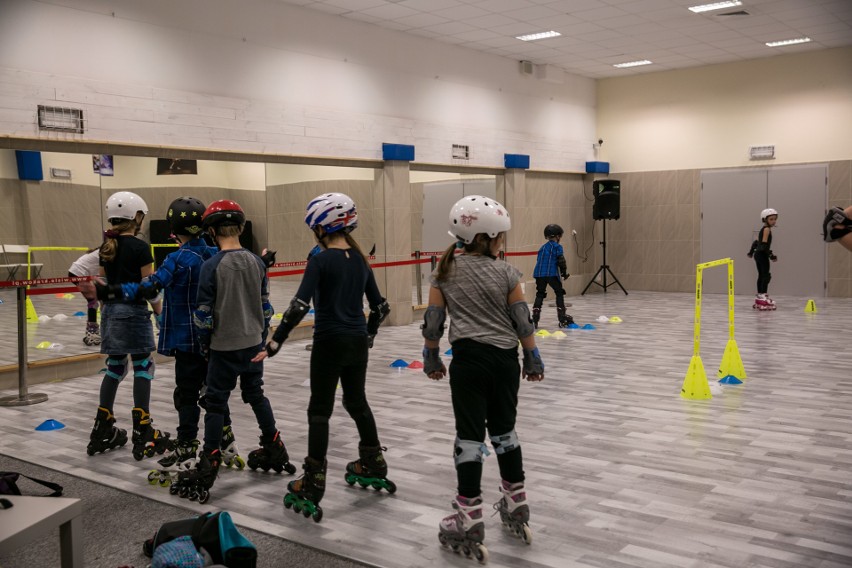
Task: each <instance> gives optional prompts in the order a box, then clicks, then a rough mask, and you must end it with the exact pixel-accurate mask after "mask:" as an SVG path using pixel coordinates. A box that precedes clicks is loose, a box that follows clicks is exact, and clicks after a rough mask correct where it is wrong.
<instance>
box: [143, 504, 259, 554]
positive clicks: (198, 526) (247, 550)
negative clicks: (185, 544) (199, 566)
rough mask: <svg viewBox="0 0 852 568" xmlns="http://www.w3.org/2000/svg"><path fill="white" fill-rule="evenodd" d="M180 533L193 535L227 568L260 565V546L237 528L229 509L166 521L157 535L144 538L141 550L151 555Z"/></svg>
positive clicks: (198, 545) (195, 540)
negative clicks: (258, 554) (145, 539)
mask: <svg viewBox="0 0 852 568" xmlns="http://www.w3.org/2000/svg"><path fill="white" fill-rule="evenodd" d="M180 536H190V537H192V542H193V543H194V544H195V547H196V548H198V549H204V551H206V552H207V554H209V555H210V557H211V558H212V559H213V562H214V563H215V564H224V565H225V566H227V568H256V566H257V549H256V548H255V547H254V545H253V544H252V543H251V541H250V540H249V539H247V538H246V537H244V536H243V535H242V533H241V532H240V531H239V529H237V527H236V525H234V521H232V520H231V515H230V514H229V513H228V512H227V511H220V512H218V513H204V514H203V515H200V516H198V517H192V518H191V519H183V520H180V521H172V522H169V523H165V524H163V526H161V527H160V529H159V530H158V531H157V533H156V534H155V535H154V538H152V539H149V540H147V541H145V544H144V545H143V546H142V551H143V552H144V553H145V555H146V556H148V557H149V558H150V557H152V556H153V555H154V549H156V548H157V547H158V546H160V545H161V544H164V543H166V542H169V541H171V540H174V539H176V538H178V537H180Z"/></svg>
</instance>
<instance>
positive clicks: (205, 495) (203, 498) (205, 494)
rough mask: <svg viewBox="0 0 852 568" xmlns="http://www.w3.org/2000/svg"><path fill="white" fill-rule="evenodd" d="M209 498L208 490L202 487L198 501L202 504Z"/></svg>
mask: <svg viewBox="0 0 852 568" xmlns="http://www.w3.org/2000/svg"><path fill="white" fill-rule="evenodd" d="M209 500H210V492H209V491H207V490H206V489H202V490H201V493H199V494H198V502H199V503H200V504H202V505H203V504H205V503H206V502H207V501H209Z"/></svg>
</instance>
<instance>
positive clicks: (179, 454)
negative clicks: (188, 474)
mask: <svg viewBox="0 0 852 568" xmlns="http://www.w3.org/2000/svg"><path fill="white" fill-rule="evenodd" d="M198 445H199V443H198V440H189V441H183V440H177V441H176V442H175V445H174V449H173V450H172V451H171V452H170V453H169V454H167V455H166V456H164V457H163V458H161V459H160V460H159V461H157V464H158V465H159V466H160V467H159V469H152V470H151V471H150V472H148V483H150V484H151V485H156V484H159V486H160V487H168V486H169V485H172V484H174V483H175V482H176V481H177V478H178V475H179V474H180V472H182V471H189V470H191V469H192V468H193V467H195V464H196V462H197V461H198V458H197V456H198Z"/></svg>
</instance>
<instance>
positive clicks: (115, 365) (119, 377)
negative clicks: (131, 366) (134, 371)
mask: <svg viewBox="0 0 852 568" xmlns="http://www.w3.org/2000/svg"><path fill="white" fill-rule="evenodd" d="M104 375H105V376H107V377H109V378H111V379H115V380H116V381H118V382H121V381H123V380H124V377H126V376H127V357H124V358H122V359H116V358H113V357H107V360H106V372H105V373H104Z"/></svg>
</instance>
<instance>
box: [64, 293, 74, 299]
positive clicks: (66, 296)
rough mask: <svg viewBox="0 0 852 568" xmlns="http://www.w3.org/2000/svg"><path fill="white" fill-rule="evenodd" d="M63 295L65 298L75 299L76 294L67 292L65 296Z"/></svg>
mask: <svg viewBox="0 0 852 568" xmlns="http://www.w3.org/2000/svg"><path fill="white" fill-rule="evenodd" d="M62 297H63V298H65V299H66V300H73V299H74V294H70V293H69V294H65V295H64V296H62Z"/></svg>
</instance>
